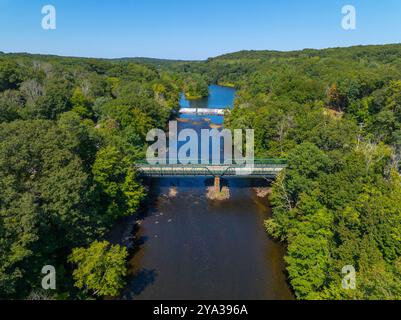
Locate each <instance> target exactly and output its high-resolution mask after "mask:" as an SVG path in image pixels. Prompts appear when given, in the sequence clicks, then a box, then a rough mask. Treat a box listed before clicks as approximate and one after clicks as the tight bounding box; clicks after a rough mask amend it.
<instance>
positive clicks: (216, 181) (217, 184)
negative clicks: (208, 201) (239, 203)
mask: <svg viewBox="0 0 401 320" xmlns="http://www.w3.org/2000/svg"><path fill="white" fill-rule="evenodd" d="M214 190H215V191H216V192H220V177H219V176H216V177H214Z"/></svg>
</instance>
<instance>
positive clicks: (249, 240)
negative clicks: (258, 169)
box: [120, 86, 292, 300]
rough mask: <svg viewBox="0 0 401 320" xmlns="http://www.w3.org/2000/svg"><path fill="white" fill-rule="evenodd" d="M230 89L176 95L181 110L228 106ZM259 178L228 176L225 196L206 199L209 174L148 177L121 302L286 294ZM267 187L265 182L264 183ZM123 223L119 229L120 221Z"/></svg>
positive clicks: (202, 121) (198, 124) (196, 121)
mask: <svg viewBox="0 0 401 320" xmlns="http://www.w3.org/2000/svg"><path fill="white" fill-rule="evenodd" d="M234 97H235V90H234V89H230V88H225V87H219V86H211V87H210V96H209V98H206V99H201V100H197V101H191V102H190V101H186V100H185V99H184V98H182V99H181V103H180V104H181V106H182V107H209V108H225V107H227V106H232V105H233V101H234ZM222 121H223V119H222V117H217V116H214V117H207V118H197V117H191V116H185V117H183V118H182V119H181V120H179V128H184V127H187V128H194V129H200V128H207V127H209V126H210V124H212V125H213V124H215V125H219V124H221V123H222ZM263 183H265V182H264V181H251V180H247V179H230V180H226V181H223V184H225V185H228V187H229V188H230V199H229V200H226V201H222V202H216V201H210V200H208V199H207V198H206V188H207V186H210V185H212V184H213V181H212V180H210V179H203V178H188V179H182V178H180V179H170V178H169V179H153V180H151V181H149V184H150V199H149V205H148V207H147V208H146V210H145V212H144V213H143V214H142V216H141V217H139V218H138V226H137V227H136V228H135V231H132V233H133V234H132V236H134V239H135V252H134V254H133V257H132V259H131V261H130V271H129V272H130V275H129V280H128V284H127V287H126V289H125V290H124V292H123V295H122V297H123V298H124V299H151V300H159V299H161V300H163V299H167V300H170V299H184V300H185V299H200V300H203V299H234V300H237V299H241V300H242V299H243V300H248V299H257V300H264V299H291V298H292V295H291V292H290V290H289V288H288V286H287V283H286V280H285V275H284V272H283V270H284V264H283V254H284V249H283V248H282V247H281V246H280V245H278V244H277V243H275V242H273V241H272V240H270V239H269V238H268V236H267V235H266V232H265V230H264V225H263V221H264V220H265V219H266V218H267V217H268V216H269V214H270V208H269V203H268V199H267V197H263V198H260V197H258V196H257V194H256V191H255V190H254V187H255V186H260V185H263ZM264 186H265V187H266V185H264ZM120 228H122V226H120Z"/></svg>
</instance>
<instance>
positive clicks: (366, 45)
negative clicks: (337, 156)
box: [0, 42, 401, 62]
mask: <svg viewBox="0 0 401 320" xmlns="http://www.w3.org/2000/svg"><path fill="white" fill-rule="evenodd" d="M392 45H401V42H394V43H382V44H357V45H349V46H334V47H323V48H312V47H305V48H303V49H295V50H276V49H241V50H237V51H229V52H225V53H220V54H217V55H215V56H210V57H208V58H205V59H179V58H177V59H173V58H159V57H150V56H148V57H146V56H131V57H130V56H125V57H124V56H121V57H113V58H104V57H90V56H78V55H77V56H75V55H60V54H52V53H34V52H27V51H20V52H10V51H2V50H0V54H4V55H33V56H48V57H58V58H73V59H97V60H125V59H127V60H128V59H138V60H139V59H145V60H161V61H170V62H206V61H208V60H210V59H215V58H218V57H221V56H224V55H229V54H234V53H239V52H274V53H291V52H302V51H306V50H314V51H324V50H329V49H348V48H356V47H377V46H392Z"/></svg>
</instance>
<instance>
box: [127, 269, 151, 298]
mask: <svg viewBox="0 0 401 320" xmlns="http://www.w3.org/2000/svg"><path fill="white" fill-rule="evenodd" d="M156 277H157V272H156V270H147V269H142V270H140V271H138V272H136V273H135V274H134V275H132V276H131V280H130V287H129V290H128V291H127V292H126V293H125V294H124V295H123V298H124V299H129V300H133V299H135V297H136V296H139V295H140V294H141V293H142V292H143V291H144V290H145V289H146V288H147V287H148V286H150V285H152V284H153V283H154V282H155V280H156Z"/></svg>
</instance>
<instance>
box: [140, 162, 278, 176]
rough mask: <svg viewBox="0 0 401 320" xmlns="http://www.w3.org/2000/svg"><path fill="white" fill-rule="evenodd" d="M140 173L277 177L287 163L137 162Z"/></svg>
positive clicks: (148, 174)
mask: <svg viewBox="0 0 401 320" xmlns="http://www.w3.org/2000/svg"><path fill="white" fill-rule="evenodd" d="M136 167H137V169H138V171H139V173H140V174H141V175H143V176H147V177H199V176H204V177H216V176H220V177H237V178H258V177H259V178H260V177H268V178H274V177H276V176H277V175H278V174H279V173H280V171H281V170H283V169H284V168H285V164H283V163H278V164H255V165H254V167H253V168H248V167H246V166H244V165H206V164H205V165H201V164H195V165H193V164H165V165H159V164H158V165H149V164H137V165H136Z"/></svg>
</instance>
